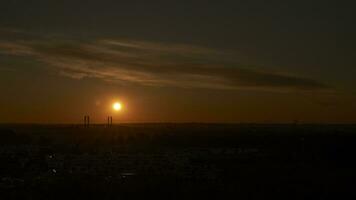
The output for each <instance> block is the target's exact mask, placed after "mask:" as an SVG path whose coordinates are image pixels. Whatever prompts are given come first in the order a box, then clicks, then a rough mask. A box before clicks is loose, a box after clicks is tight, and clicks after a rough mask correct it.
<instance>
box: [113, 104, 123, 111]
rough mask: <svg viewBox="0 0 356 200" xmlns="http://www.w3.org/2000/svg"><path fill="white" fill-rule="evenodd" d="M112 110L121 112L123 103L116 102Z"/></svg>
mask: <svg viewBox="0 0 356 200" xmlns="http://www.w3.org/2000/svg"><path fill="white" fill-rule="evenodd" d="M112 109H114V110H115V111H120V110H121V109H122V105H121V103H119V102H115V103H114V104H113V105H112Z"/></svg>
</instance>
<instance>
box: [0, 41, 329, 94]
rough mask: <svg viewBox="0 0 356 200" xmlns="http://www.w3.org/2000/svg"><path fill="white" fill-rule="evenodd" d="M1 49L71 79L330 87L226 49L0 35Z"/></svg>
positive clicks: (146, 83)
mask: <svg viewBox="0 0 356 200" xmlns="http://www.w3.org/2000/svg"><path fill="white" fill-rule="evenodd" d="M0 53H1V54H6V55H15V56H22V57H24V58H26V59H35V60H37V61H40V62H42V63H44V64H46V66H48V67H51V68H53V69H55V70H56V71H58V73H59V74H60V75H63V76H67V77H70V78H74V79H83V78H97V79H101V80H104V81H109V82H114V83H119V84H138V85H144V86H169V87H184V88H210V89H264V90H266V89H273V90H290V89H296V90H324V89H328V86H326V85H324V84H322V83H320V82H318V81H315V80H311V79H308V78H303V77H297V76H292V75H287V74H283V73H276V72H268V71H258V70H255V69H249V68H247V67H244V66H241V65H239V64H236V63H237V62H230V61H228V60H225V58H226V53H224V52H220V51H217V50H214V49H210V48H204V47H200V46H194V45H185V44H166V43H159V42H147V41H136V40H124V39H95V40H91V41H78V40H59V39H53V38H50V39H49V38H35V39H32V40H23V39H11V40H2V41H1V40H0ZM234 59H236V58H234Z"/></svg>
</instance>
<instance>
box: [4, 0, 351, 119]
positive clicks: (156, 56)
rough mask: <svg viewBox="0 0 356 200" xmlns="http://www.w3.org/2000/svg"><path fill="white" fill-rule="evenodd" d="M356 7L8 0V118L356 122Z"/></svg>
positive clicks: (303, 1)
mask: <svg viewBox="0 0 356 200" xmlns="http://www.w3.org/2000/svg"><path fill="white" fill-rule="evenodd" d="M355 8H356V3H353V2H352V1H340V0H339V1H319V0H314V1H310V0H309V1H306V0H299V1H279V0H278V1H276V0H269V1H262V0H261V1H258V0H251V1H246V0H245V1H242V0H235V1H223V0H222V1H192V0H191V1H184V0H179V1H178V0H170V1H167V0H166V1H135V0H130V1H126V0H121V1H117V0H115V1H114V0H100V1H99V0H87V1H85V3H84V2H83V1H73V0H71V1H69V0H53V1H48V0H32V1H29V0H2V2H1V6H0V123H81V122H82V118H83V116H84V115H90V116H91V119H92V121H93V122H95V123H104V122H105V120H106V117H107V116H113V119H114V122H117V123H119V122H219V123H224V122H225V123H292V122H294V121H299V122H301V123H356V101H355V100H356V96H355V95H356V90H355V88H354V86H355V85H356V79H355V75H356V68H355V64H356V61H355V58H356V51H355V45H356V39H355V35H356V27H355V26H354V19H356V14H355V12H354V10H355ZM115 101H120V102H121V103H122V104H123V110H122V111H121V112H117V113H115V112H113V110H112V109H111V105H112V103H113V102H115Z"/></svg>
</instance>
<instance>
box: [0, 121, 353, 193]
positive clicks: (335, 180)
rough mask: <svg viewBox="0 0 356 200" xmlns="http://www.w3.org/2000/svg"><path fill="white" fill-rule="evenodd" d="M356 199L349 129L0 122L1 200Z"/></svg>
mask: <svg viewBox="0 0 356 200" xmlns="http://www.w3.org/2000/svg"><path fill="white" fill-rule="evenodd" d="M152 197H153V198H155V199H192V198H195V199H228V197H235V199H267V198H269V199H270V198H273V199H356V126H350V125H347V126H346V125H338V126H336V125H226V124H225V125H218V124H215V125H209V124H136V125H129V124H127V125H120V126H114V127H111V128H106V127H103V126H96V127H91V128H83V127H80V126H41V125H31V126H30V125H16V126H15V125H2V126H0V199H68V198H69V199H134V198H135V199H137V198H141V199H147V198H152Z"/></svg>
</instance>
